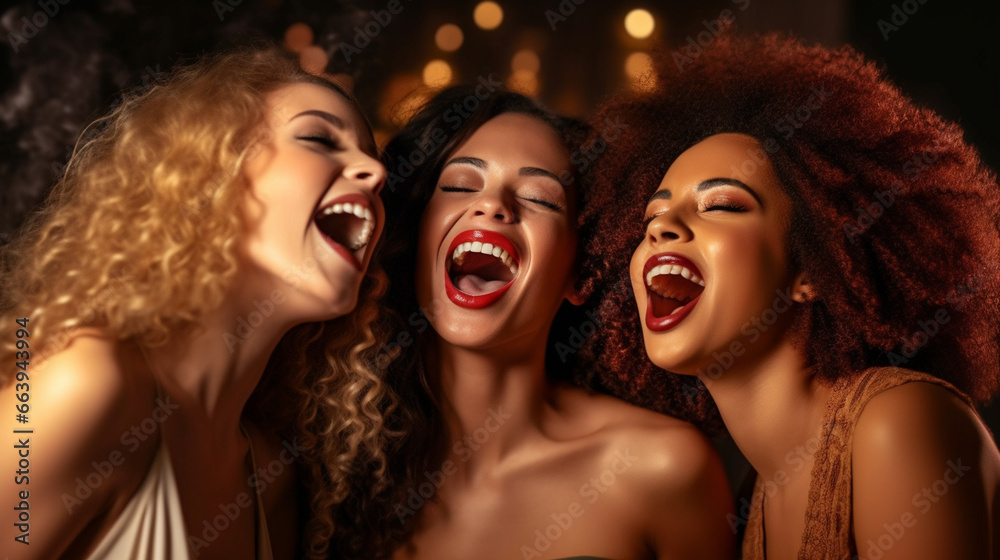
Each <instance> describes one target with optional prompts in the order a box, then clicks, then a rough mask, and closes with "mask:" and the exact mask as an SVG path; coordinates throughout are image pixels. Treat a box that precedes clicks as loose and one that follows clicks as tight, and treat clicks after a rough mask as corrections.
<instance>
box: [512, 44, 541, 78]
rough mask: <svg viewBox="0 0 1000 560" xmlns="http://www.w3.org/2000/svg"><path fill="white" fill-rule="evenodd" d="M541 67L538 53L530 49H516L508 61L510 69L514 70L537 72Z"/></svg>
mask: <svg viewBox="0 0 1000 560" xmlns="http://www.w3.org/2000/svg"><path fill="white" fill-rule="evenodd" d="M541 67H542V61H541V60H539V59H538V54H537V53H535V51H533V50H531V49H524V50H523V51H518V52H517V54H515V55H514V58H513V59H511V61H510V69H511V70H513V71H514V72H517V71H519V70H524V71H526V72H531V73H533V74H534V73H537V72H538V71H539V70H540V69H541Z"/></svg>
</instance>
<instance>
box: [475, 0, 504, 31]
mask: <svg viewBox="0 0 1000 560" xmlns="http://www.w3.org/2000/svg"><path fill="white" fill-rule="evenodd" d="M472 19H474V20H475V21H476V25H478V26H479V27H480V28H482V29H496V28H497V27H500V23H502V22H503V8H501V7H500V4H497V3H496V2H480V3H479V4H478V5H476V9H475V10H474V11H473V12H472Z"/></svg>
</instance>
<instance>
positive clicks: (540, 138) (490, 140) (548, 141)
mask: <svg viewBox="0 0 1000 560" xmlns="http://www.w3.org/2000/svg"><path fill="white" fill-rule="evenodd" d="M452 155H453V156H472V157H481V158H483V159H487V158H488V159H490V160H493V161H496V162H497V163H500V164H501V165H502V164H506V163H511V164H515V163H516V164H517V166H518V167H526V166H528V167H539V168H542V169H545V170H547V171H551V172H553V173H555V174H557V175H558V174H559V173H560V172H561V171H563V170H565V169H567V168H568V167H569V152H568V150H567V149H566V146H565V145H564V144H563V142H562V140H561V139H560V138H559V135H558V134H557V133H556V131H555V130H554V129H553V128H552V127H551V126H549V125H548V124H547V123H545V122H543V121H542V120H540V119H538V118H536V117H532V116H529V115H523V114H519V113H504V114H502V115H498V116H496V117H493V118H492V119H490V120H488V121H486V122H485V123H484V124H483V125H482V126H480V127H479V128H478V129H476V131H475V132H473V133H472V135H471V136H469V138H468V139H467V140H466V141H465V142H463V143H462V144H461V145H460V146H459V147H458V148H457V149H456V150H455V153H454V154H452Z"/></svg>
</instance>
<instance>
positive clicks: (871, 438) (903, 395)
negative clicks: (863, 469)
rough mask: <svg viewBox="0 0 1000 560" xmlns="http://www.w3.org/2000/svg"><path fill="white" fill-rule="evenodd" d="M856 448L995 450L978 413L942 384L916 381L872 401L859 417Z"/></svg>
mask: <svg viewBox="0 0 1000 560" xmlns="http://www.w3.org/2000/svg"><path fill="white" fill-rule="evenodd" d="M854 449H855V451H856V452H857V451H862V452H866V453H880V454H893V453H904V452H906V451H907V450H909V451H911V452H919V451H921V450H923V451H924V452H928V453H930V452H946V451H949V450H950V451H964V452H967V453H976V454H983V453H987V452H989V451H995V446H994V445H993V443H992V440H991V438H990V436H989V432H988V431H987V429H986V428H985V426H984V425H983V423H982V422H981V421H980V419H979V417H978V416H977V415H976V413H975V411H974V410H973V409H971V408H970V407H969V406H968V405H966V404H965V403H964V402H963V401H962V400H961V399H960V398H959V397H958V396H956V395H955V394H954V393H952V392H951V391H948V390H947V389H945V388H943V387H941V386H938V385H934V384H931V383H922V382H911V383H906V384H903V385H900V386H897V387H893V388H891V389H888V390H886V391H883V392H882V393H879V394H878V395H876V396H874V397H872V399H871V400H870V401H869V402H868V404H867V405H866V406H865V409H864V411H862V413H861V416H860V417H859V418H858V423H857V426H856V427H855V433H854Z"/></svg>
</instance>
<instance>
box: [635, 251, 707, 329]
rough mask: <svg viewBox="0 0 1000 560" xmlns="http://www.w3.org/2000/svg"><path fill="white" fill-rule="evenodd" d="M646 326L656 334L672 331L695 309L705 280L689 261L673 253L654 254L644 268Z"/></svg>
mask: <svg viewBox="0 0 1000 560" xmlns="http://www.w3.org/2000/svg"><path fill="white" fill-rule="evenodd" d="M643 280H644V281H645V284H646V302H647V303H646V325H647V326H648V327H649V328H650V329H651V330H654V331H664V330H667V329H670V328H673V327H674V326H676V325H677V324H678V323H680V321H681V320H683V319H684V317H686V316H687V314H688V313H690V312H691V310H692V309H694V306H695V305H696V304H697V303H698V299H699V298H700V297H701V294H702V292H704V291H705V281H704V280H703V279H702V278H701V273H700V272H699V271H698V268H697V267H696V266H695V265H694V263H692V262H691V261H690V260H688V259H686V258H684V257H682V256H680V255H677V254H671V253H663V254H659V255H654V256H653V257H651V258H650V259H649V260H648V261H646V265H645V266H644V267H643Z"/></svg>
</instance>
